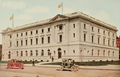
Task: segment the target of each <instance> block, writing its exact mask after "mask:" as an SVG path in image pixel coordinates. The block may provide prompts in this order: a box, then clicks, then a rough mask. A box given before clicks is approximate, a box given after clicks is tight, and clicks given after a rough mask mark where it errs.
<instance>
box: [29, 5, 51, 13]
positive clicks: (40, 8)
mask: <svg viewBox="0 0 120 77" xmlns="http://www.w3.org/2000/svg"><path fill="white" fill-rule="evenodd" d="M48 11H49V8H48V7H44V6H40V5H39V6H35V7H32V8H29V9H27V12H28V13H46V12H48Z"/></svg>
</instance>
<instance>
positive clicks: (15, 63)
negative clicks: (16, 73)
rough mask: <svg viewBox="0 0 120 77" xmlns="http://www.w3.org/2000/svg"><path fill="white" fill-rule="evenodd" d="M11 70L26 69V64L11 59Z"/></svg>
mask: <svg viewBox="0 0 120 77" xmlns="http://www.w3.org/2000/svg"><path fill="white" fill-rule="evenodd" d="M10 68H19V69H24V64H23V63H22V62H20V61H18V60H16V59H11V60H10V61H8V63H7V69H10Z"/></svg>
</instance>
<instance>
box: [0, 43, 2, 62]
mask: <svg viewBox="0 0 120 77" xmlns="http://www.w3.org/2000/svg"><path fill="white" fill-rule="evenodd" d="M1 59H2V45H1V44H0V61H1Z"/></svg>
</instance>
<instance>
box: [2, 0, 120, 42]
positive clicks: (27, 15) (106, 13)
mask: <svg viewBox="0 0 120 77" xmlns="http://www.w3.org/2000/svg"><path fill="white" fill-rule="evenodd" d="M62 2H63V14H67V13H73V12H77V11H80V12H83V13H85V14H88V15H90V16H92V17H95V18H97V19H99V20H101V21H103V22H106V23H108V24H111V25H113V26H115V27H117V29H118V32H117V35H118V36H119V35H120V0H0V32H2V30H4V29H6V28H7V27H12V21H10V17H11V16H12V14H14V18H13V19H14V27H17V26H22V25H25V24H29V23H33V22H36V21H41V20H45V19H49V18H52V17H54V16H56V15H57V14H62V8H59V9H58V5H59V4H60V3H62ZM0 44H2V34H0Z"/></svg>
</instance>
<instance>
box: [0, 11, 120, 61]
mask: <svg viewBox="0 0 120 77" xmlns="http://www.w3.org/2000/svg"><path fill="white" fill-rule="evenodd" d="M116 32H117V29H116V27H114V26H112V25H109V24H107V23H105V22H102V21H100V20H98V19H95V18H93V17H91V16H89V15H86V14H84V13H82V12H75V13H70V14H65V15H60V14H58V15H56V16H55V17H53V18H51V19H47V20H43V21H38V22H34V23H30V24H26V25H23V26H18V27H13V28H7V29H5V30H3V31H2V33H1V34H2V39H3V40H2V44H3V49H2V51H3V53H2V54H3V56H2V60H9V59H18V60H23V61H25V60H27V61H30V60H33V59H34V60H37V61H51V58H52V57H53V58H54V61H61V59H62V58H72V59H74V60H75V61H80V62H81V61H106V60H108V61H111V60H118V58H119V55H118V53H119V50H118V48H117V47H116Z"/></svg>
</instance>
